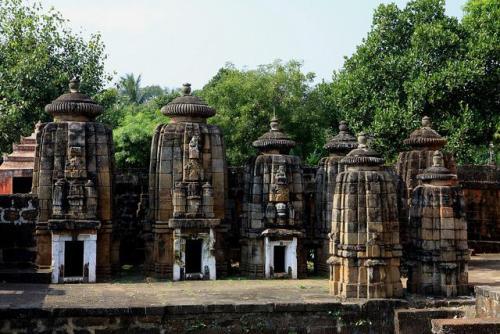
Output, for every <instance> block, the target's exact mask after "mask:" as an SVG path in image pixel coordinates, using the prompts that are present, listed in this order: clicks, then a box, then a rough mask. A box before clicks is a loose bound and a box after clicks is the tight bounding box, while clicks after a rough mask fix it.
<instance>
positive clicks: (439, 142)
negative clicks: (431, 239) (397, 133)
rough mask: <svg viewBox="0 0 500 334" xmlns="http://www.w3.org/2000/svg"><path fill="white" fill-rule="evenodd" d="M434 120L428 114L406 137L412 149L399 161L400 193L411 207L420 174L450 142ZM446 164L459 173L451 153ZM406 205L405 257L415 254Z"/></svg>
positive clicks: (403, 217) (403, 223) (402, 232)
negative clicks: (434, 124)
mask: <svg viewBox="0 0 500 334" xmlns="http://www.w3.org/2000/svg"><path fill="white" fill-rule="evenodd" d="M431 126H432V123H431V119H430V118H429V117H427V116H425V117H423V118H422V126H421V127H420V128H418V129H416V130H415V131H413V132H412V133H411V134H410V136H409V137H408V138H407V139H405V140H404V144H405V145H407V146H409V148H410V150H408V151H404V152H400V153H399V156H398V160H397V162H396V173H397V174H398V175H399V176H400V178H401V181H402V183H403V184H402V186H401V189H399V190H400V196H401V197H402V198H403V199H406V202H407V206H411V196H412V192H413V189H414V188H415V187H416V186H417V185H418V183H419V181H418V179H417V175H418V174H421V173H423V172H424V170H425V169H426V168H429V167H431V166H432V156H433V154H434V152H436V151H437V150H441V149H442V148H443V146H444V145H446V138H443V137H441V136H440V135H439V133H437V132H436V131H435V130H433V129H432V127H431ZM443 158H444V165H445V167H446V168H448V169H449V170H450V172H451V173H454V174H456V173H457V168H456V164H455V160H454V159H453V156H452V155H451V154H448V153H446V154H444V155H443ZM406 209H407V208H404V209H403V210H402V211H401V212H400V214H401V217H400V218H401V219H400V237H401V244H402V246H403V251H404V258H405V259H406V258H407V256H406V255H407V254H409V253H411V250H410V249H409V247H410V244H409V240H408V234H409V230H408V211H407V210H406Z"/></svg>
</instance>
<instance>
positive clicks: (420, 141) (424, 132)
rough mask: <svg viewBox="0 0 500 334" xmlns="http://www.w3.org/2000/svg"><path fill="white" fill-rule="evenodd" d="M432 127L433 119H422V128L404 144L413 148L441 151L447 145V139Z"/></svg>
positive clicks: (413, 133)
mask: <svg viewBox="0 0 500 334" xmlns="http://www.w3.org/2000/svg"><path fill="white" fill-rule="evenodd" d="M431 126H432V122H431V118H430V117H428V116H424V117H423V118H422V126H421V127H420V128H418V129H416V130H415V131H413V132H412V133H411V134H410V136H409V137H408V138H406V139H405V140H404V141H403V143H404V144H405V145H409V146H411V147H413V148H420V149H425V148H429V149H430V148H432V149H433V150H437V149H441V148H442V147H443V146H444V145H445V144H446V138H443V137H441V136H440V135H439V133H437V132H436V131H435V130H434V129H432V128H431Z"/></svg>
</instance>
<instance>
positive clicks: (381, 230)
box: [328, 134, 403, 298]
mask: <svg viewBox="0 0 500 334" xmlns="http://www.w3.org/2000/svg"><path fill="white" fill-rule="evenodd" d="M358 142H359V145H358V148H357V149H355V150H353V151H351V152H350V153H349V154H347V156H346V157H345V158H343V159H342V160H341V163H342V164H345V165H346V168H347V170H346V171H344V172H341V173H340V174H339V175H338V176H337V179H336V185H335V194H334V199H333V217H332V232H331V235H330V237H331V246H330V247H331V249H330V251H331V254H332V256H331V257H330V259H329V260H328V263H329V265H330V288H331V293H333V294H334V295H337V296H340V297H344V298H397V297H400V296H401V295H402V292H403V290H402V285H401V279H400V272H399V266H400V258H401V256H402V251H401V246H400V244H399V221H398V204H397V186H396V179H395V177H394V175H393V174H391V173H389V172H388V171H386V170H384V169H383V167H382V163H383V162H384V160H383V159H382V158H381V157H380V155H379V154H378V153H376V152H375V151H373V150H372V149H370V148H368V147H367V146H366V137H365V136H364V134H361V135H360V136H359V138H358Z"/></svg>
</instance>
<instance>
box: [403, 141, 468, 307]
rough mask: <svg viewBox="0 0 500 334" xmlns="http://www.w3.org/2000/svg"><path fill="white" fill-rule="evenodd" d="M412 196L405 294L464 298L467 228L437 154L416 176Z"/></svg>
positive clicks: (457, 193) (458, 196)
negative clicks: (431, 162) (427, 166)
mask: <svg viewBox="0 0 500 334" xmlns="http://www.w3.org/2000/svg"><path fill="white" fill-rule="evenodd" d="M417 178H418V179H419V180H421V182H422V184H421V185H419V186H417V187H416V188H415V189H414V190H413V192H412V205H411V207H410V224H409V247H410V249H411V252H409V253H408V261H409V262H408V264H409V265H408V290H409V291H411V292H414V293H420V294H425V295H432V294H434V295H445V296H447V297H452V296H457V295H463V294H466V293H467V290H468V284H467V283H468V280H467V261H468V259H469V249H468V247H467V224H466V221H465V211H464V201H463V195H462V190H461V188H460V187H459V186H458V185H457V177H456V175H455V174H452V173H451V172H450V171H449V170H448V169H447V168H446V167H444V161H443V155H442V154H441V152H440V151H436V152H435V153H434V155H433V166H432V167H429V168H427V169H425V171H424V172H423V173H422V174H419V175H418V176H417Z"/></svg>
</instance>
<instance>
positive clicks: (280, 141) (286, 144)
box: [252, 116, 295, 154]
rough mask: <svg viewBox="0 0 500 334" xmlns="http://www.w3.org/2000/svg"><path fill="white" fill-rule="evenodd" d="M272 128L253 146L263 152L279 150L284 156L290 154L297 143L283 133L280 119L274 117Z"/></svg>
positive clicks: (271, 123)
mask: <svg viewBox="0 0 500 334" xmlns="http://www.w3.org/2000/svg"><path fill="white" fill-rule="evenodd" d="M270 127H271V129H270V130H269V131H268V132H266V133H264V134H263V135H262V136H260V137H259V138H258V139H257V140H256V141H254V142H253V143H252V145H253V146H254V147H256V148H258V149H260V150H261V151H267V150H269V149H271V150H274V149H277V150H279V151H281V152H283V154H288V152H289V151H290V149H291V148H292V147H294V146H295V142H294V141H293V140H291V139H290V137H289V136H288V135H287V134H286V133H284V132H281V128H280V122H279V119H278V117H276V116H273V118H272V119H271V122H270Z"/></svg>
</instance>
